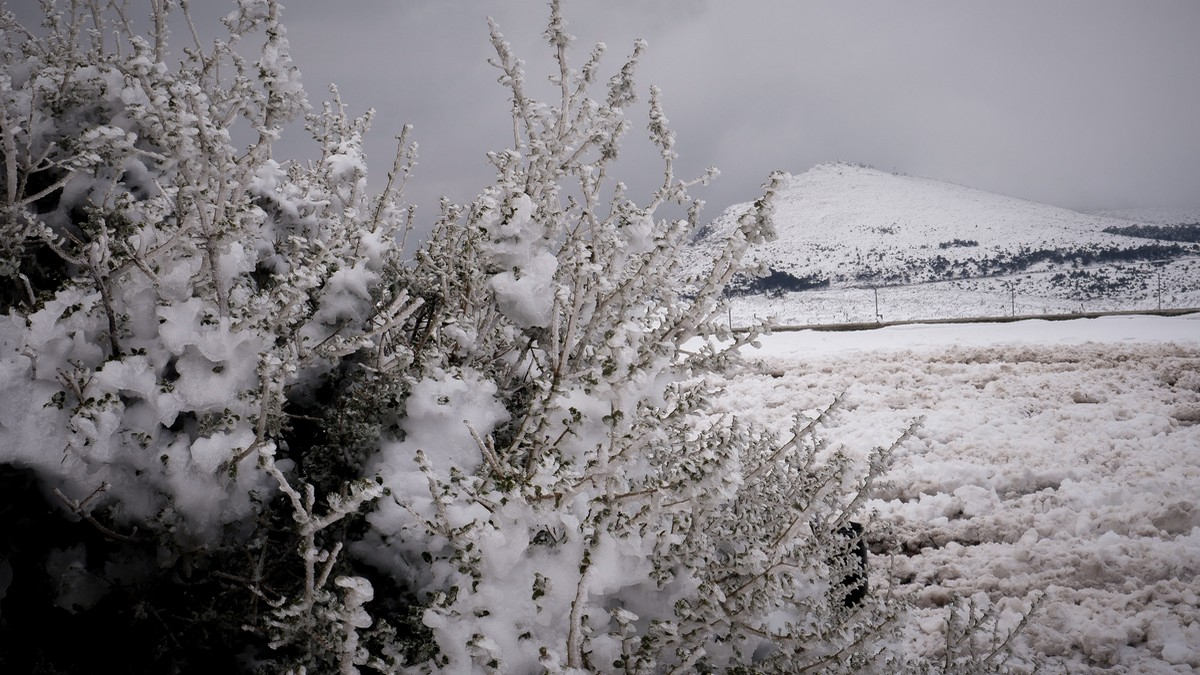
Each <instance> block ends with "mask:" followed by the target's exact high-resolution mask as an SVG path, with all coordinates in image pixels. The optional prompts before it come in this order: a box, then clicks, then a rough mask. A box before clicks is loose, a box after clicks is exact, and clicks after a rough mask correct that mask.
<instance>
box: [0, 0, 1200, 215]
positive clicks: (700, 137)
mask: <svg viewBox="0 0 1200 675" xmlns="http://www.w3.org/2000/svg"><path fill="white" fill-rule="evenodd" d="M26 1H27V2H29V3H32V0H26ZM9 4H10V5H11V4H12V2H11V0H10V3H9ZM193 6H194V8H195V9H196V12H197V14H199V15H200V18H201V21H202V22H207V23H209V24H211V23H213V22H214V21H215V18H214V17H215V16H219V15H220V14H222V13H224V12H226V11H228V9H227V8H229V7H231V6H232V5H231V4H226V3H224V2H220V1H218V0H203V2H197V1H196V0H193ZM200 6H202V7H200ZM284 6H285V12H284V17H285V23H286V24H287V25H288V30H289V35H290V38H291V44H292V52H293V58H294V59H295V61H296V63H297V65H298V66H299V67H300V69H301V72H302V73H303V75H304V81H305V84H306V86H307V88H308V90H309V94H310V98H311V99H312V100H313V101H314V102H316V101H319V100H320V98H321V97H322V96H323V94H324V90H325V88H326V87H327V85H328V84H329V83H330V82H336V83H337V84H338V85H339V87H340V90H341V94H342V97H343V99H344V100H345V101H346V102H347V103H349V104H350V106H351V108H352V109H353V110H357V111H361V110H364V109H366V108H367V107H374V108H375V109H376V111H377V117H376V120H375V124H374V130H373V135H372V137H371V139H370V142H369V145H368V152H369V153H370V158H371V160H372V165H373V167H374V168H375V171H376V172H377V176H376V180H378V181H381V180H382V177H383V175H384V173H385V172H386V170H387V168H389V167H390V164H391V156H392V152H393V147H394V141H393V138H394V136H395V134H396V133H397V131H398V130H399V129H400V127H401V125H402V124H404V123H412V124H413V125H414V127H415V129H414V138H415V140H417V141H418V142H419V143H420V146H421V158H420V164H419V166H418V168H417V172H416V176H415V177H414V179H413V182H412V183H411V189H410V191H409V196H410V199H411V201H414V202H416V203H417V204H418V205H419V206H420V207H421V211H422V212H423V213H424V214H425V216H426V217H427V218H431V217H432V216H433V215H434V213H435V212H436V209H437V206H436V204H437V197H438V196H439V195H441V194H445V195H448V196H450V197H451V198H453V199H455V200H458V201H464V200H467V199H469V198H470V197H471V196H473V195H474V194H476V193H477V192H478V191H479V190H480V189H481V188H482V187H484V186H485V185H486V184H487V183H488V182H489V180H490V177H491V170H490V167H489V166H488V165H487V163H486V161H485V158H484V154H485V153H486V152H487V151H488V150H493V149H500V148H502V147H504V146H505V145H506V144H507V143H508V142H509V139H510V136H511V123H510V120H509V118H508V104H507V100H506V97H505V91H504V89H502V88H501V87H500V85H498V84H497V83H496V76H497V75H498V71H497V70H495V69H494V68H492V67H491V66H489V65H487V63H486V60H487V58H488V57H489V56H491V55H492V51H491V46H490V45H489V43H488V39H487V24H486V17H487V16H488V15H491V16H493V17H495V19H496V20H497V21H498V22H499V24H500V26H501V30H502V31H503V32H504V33H505V35H506V37H507V38H508V39H509V40H510V42H512V44H513V47H514V49H515V51H516V52H517V53H518V55H520V56H521V57H522V58H523V59H525V60H526V62H527V64H528V70H529V73H530V78H531V79H535V78H537V79H541V78H542V76H544V75H545V74H547V73H549V72H550V71H551V68H552V65H553V64H552V62H551V61H550V58H549V57H550V52H549V51H548V48H547V47H546V46H545V44H544V42H543V41H542V38H541V31H542V30H543V28H544V25H545V18H546V3H545V2H540V1H536V0H521V1H519V2H518V1H516V0H345V1H343V2H329V1H328V0H285V2H284ZM209 12H211V13H209ZM565 14H566V18H567V21H568V30H569V31H570V32H571V33H573V34H575V35H576V36H578V38H579V40H578V41H577V43H576V44H577V47H578V57H577V59H576V63H577V64H578V63H581V62H582V60H583V59H584V58H585V57H586V54H587V50H588V49H589V48H590V46H591V44H592V43H594V42H596V41H598V40H600V41H604V42H605V43H607V45H608V47H609V56H608V60H607V65H608V66H609V69H608V71H606V77H607V73H611V72H612V71H613V70H614V69H616V68H617V67H619V66H620V64H621V63H622V61H623V59H624V57H625V56H626V55H627V54H628V53H629V52H630V49H631V46H632V43H633V41H634V39H635V38H639V37H640V38H645V39H646V40H647V41H648V42H649V51H648V53H647V55H646V56H645V58H644V60H643V62H642V68H641V69H640V76H639V84H640V85H641V90H642V92H645V91H646V89H647V88H648V86H649V85H650V84H656V85H658V86H659V87H660V88H661V89H662V90H663V93H664V101H665V108H666V113H667V116H668V118H670V120H671V123H672V126H673V128H674V129H675V131H676V133H677V138H678V149H679V152H680V155H681V157H680V161H679V174H680V175H681V177H683V176H688V175H698V174H699V173H701V172H702V171H703V170H704V168H705V167H708V166H716V167H718V168H719V169H720V170H721V172H722V176H721V178H720V179H718V180H717V181H716V182H714V183H713V184H712V186H711V187H709V188H708V189H705V190H703V191H702V192H701V193H700V194H699V196H700V197H702V198H704V199H705V200H706V201H707V202H708V209H707V211H706V213H707V214H708V215H709V216H710V217H715V216H716V215H717V214H718V213H719V212H720V210H721V209H723V208H725V207H726V206H728V205H730V204H732V203H735V202H739V201H748V200H750V199H753V198H754V197H755V196H756V195H757V190H758V186H759V184H760V183H762V182H763V180H764V179H765V178H766V176H767V175H768V173H769V172H770V171H771V170H773V169H784V170H786V171H790V172H793V173H798V172H802V171H804V170H806V169H807V168H809V167H811V166H812V165H813V164H816V163H819V162H824V161H831V160H842V161H847V162H865V163H868V164H871V165H873V166H875V167H876V168H879V169H883V170H888V171H893V170H895V171H900V172H904V173H908V174H912V175H920V176H928V177H931V178H937V179H941V180H947V181H952V182H955V183H960V184H963V185H969V186H972V187H978V188H982V189H986V190H991V191H994V192H1000V193H1004V194H1009V195H1013V196H1017V197H1022V198H1026V199H1032V200H1037V201H1043V202H1047V203H1051V204H1055V205H1059V206H1064V207H1068V208H1074V209H1081V210H1086V209H1099V208H1120V207H1139V206H1196V205H1200V1H1198V0H1146V1H1143V2H1133V1H1129V0H1004V1H1003V2H1000V1H996V2H988V3H984V2H962V1H961V0H910V1H906V2H896V1H894V0H857V1H856V2H834V1H832V0H830V1H828V2H807V1H800V0H737V1H736V2H735V1H733V0H603V1H601V0H566V2H565ZM180 37H182V36H180ZM644 98H645V97H644V96H643V99H644ZM637 113H638V116H637V117H635V119H634V121H635V123H636V126H635V128H634V130H633V131H632V132H631V134H630V136H629V141H628V142H627V144H626V151H627V152H628V153H629V155H630V157H631V158H632V161H629V162H627V163H626V166H625V167H624V170H623V173H622V176H621V178H622V179H624V180H625V181H626V182H627V183H629V184H630V186H631V187H632V188H634V196H635V197H638V192H637V189H636V188H637V187H638V186H645V189H644V190H642V192H643V193H645V192H648V191H649V190H650V188H651V186H653V185H655V184H656V181H657V174H656V171H657V168H658V167H657V166H656V165H655V163H654V162H653V156H652V155H651V154H648V152H647V150H646V148H645V138H646V133H645V118H644V114H643V113H644V108H639V109H638V110H637ZM282 150H284V152H285V153H286V152H288V151H290V150H291V146H286V147H285V148H283V149H282ZM296 152H300V150H297V151H296Z"/></svg>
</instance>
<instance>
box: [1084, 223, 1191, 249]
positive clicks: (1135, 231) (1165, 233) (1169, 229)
mask: <svg viewBox="0 0 1200 675" xmlns="http://www.w3.org/2000/svg"><path fill="white" fill-rule="evenodd" d="M1104 231H1105V233H1107V234H1119V235H1121V236H1124V237H1138V238H1140V239H1154V240H1157V241H1183V242H1187V243H1189V244H1200V223H1180V224H1179V225H1122V226H1120V227H1106V228H1104Z"/></svg>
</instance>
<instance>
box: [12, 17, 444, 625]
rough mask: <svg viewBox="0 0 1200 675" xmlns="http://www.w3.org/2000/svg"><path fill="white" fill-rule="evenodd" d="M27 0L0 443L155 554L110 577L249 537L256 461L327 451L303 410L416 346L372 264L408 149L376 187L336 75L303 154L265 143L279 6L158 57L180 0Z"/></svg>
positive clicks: (288, 91) (262, 475) (280, 30)
mask: <svg viewBox="0 0 1200 675" xmlns="http://www.w3.org/2000/svg"><path fill="white" fill-rule="evenodd" d="M43 4H44V10H45V16H46V19H45V23H44V25H43V27H42V29H41V31H40V32H39V33H37V34H35V33H33V32H31V31H29V30H27V29H26V28H25V27H23V26H21V25H20V24H19V23H17V21H16V20H15V18H14V17H13V16H12V15H11V14H10V13H7V12H5V13H4V14H3V16H2V17H0V36H2V37H0V50H3V58H2V59H0V153H2V154H0V235H2V238H3V242H4V243H3V245H2V246H0V275H3V276H4V279H3V280H2V282H0V285H2V286H3V287H4V289H5V291H4V294H3V295H2V297H0V301H2V302H3V306H2V307H0V310H3V311H4V314H3V315H0V382H3V384H4V390H3V392H2V393H0V463H4V464H9V465H15V466H19V467H25V468H28V469H32V470H33V471H34V472H36V475H37V476H38V478H39V480H40V481H41V483H42V484H43V485H44V486H45V489H46V490H47V492H49V491H50V490H53V494H55V495H58V496H59V497H58V498H59V499H60V501H61V502H62V504H60V506H62V507H63V508H64V509H67V510H69V511H71V512H72V513H71V515H72V517H74V516H78V517H82V518H85V519H87V520H88V521H89V522H92V523H95V524H96V526H97V527H100V528H103V530H104V532H106V533H107V534H109V535H112V537H119V538H121V540H122V541H124V542H126V543H127V544H129V546H142V549H139V550H140V551H141V553H140V554H142V555H145V554H146V553H145V546H146V545H147V543H148V544H149V546H150V553H149V555H150V556H151V560H155V559H157V563H156V565H157V567H158V569H159V570H160V572H149V571H145V570H143V573H141V574H140V576H139V578H138V579H132V580H131V579H130V578H128V576H129V575H125V574H123V573H121V574H118V573H114V574H116V576H110V577H108V578H105V579H104V581H105V583H107V584H108V585H109V586H110V587H116V586H120V585H123V584H127V583H137V584H140V583H145V582H146V580H145V577H146V576H147V575H150V576H153V575H154V574H167V573H177V570H176V571H174V572H172V570H173V566H175V565H187V567H188V570H189V571H190V570H191V569H192V568H193V567H194V566H195V565H197V564H204V562H203V561H204V559H205V556H206V555H207V554H206V552H208V553H212V552H215V551H223V552H226V553H228V552H229V551H237V550H238V549H239V548H246V549H247V550H249V549H250V548H254V547H259V548H261V547H262V546H263V542H264V541H265V540H266V539H268V538H269V535H268V534H265V532H268V531H269V529H270V528H269V526H268V525H265V524H264V523H266V522H267V521H265V520H264V519H263V518H264V505H265V504H269V503H272V500H274V499H276V495H277V494H278V490H279V483H278V481H277V480H276V479H275V478H274V477H273V476H272V472H275V473H278V474H279V476H284V475H285V474H286V476H287V480H291V481H303V480H305V479H307V478H308V477H309V473H310V471H311V473H318V474H319V473H321V472H322V471H323V468H322V467H319V466H318V467H310V466H309V465H310V464H312V461H311V458H310V457H307V456H306V455H305V454H304V453H303V452H302V451H303V450H305V449H307V447H305V446H304V444H303V443H302V441H304V440H305V439H303V438H302V437H296V436H294V434H293V433H292V431H291V430H292V428H293V426H294V425H293V424H292V423H291V419H293V418H295V417H299V416H300V414H298V413H297V410H299V411H300V413H303V412H306V411H310V410H311V408H312V406H313V405H314V403H313V401H314V397H315V395H316V392H318V391H321V390H324V389H334V390H336V389H338V388H339V385H338V382H340V381H341V380H343V379H345V377H346V373H347V372H352V371H353V370H354V368H353V366H354V364H361V367H363V368H366V367H370V368H372V369H373V372H378V373H383V372H388V371H389V370H391V369H393V367H394V366H397V365H398V364H407V363H408V359H407V358H406V357H405V356H404V354H405V353H406V352H405V350H404V348H403V347H402V346H401V345H399V344H385V342H384V339H383V337H384V335H385V333H387V332H388V331H389V330H391V329H393V328H394V327H395V326H396V325H397V324H399V323H401V322H403V320H404V318H405V317H406V316H407V315H408V314H409V313H411V312H412V311H414V310H415V308H417V307H419V306H420V301H419V300H412V299H410V296H408V295H407V294H406V292H405V291H404V290H403V289H402V288H398V287H396V286H394V285H392V284H390V283H388V280H389V279H390V278H392V277H393V276H394V274H395V272H394V270H395V269H396V268H397V267H398V265H399V260H400V253H399V246H398V243H397V242H398V234H399V230H401V229H403V227H404V224H405V223H406V221H407V217H408V212H407V209H406V207H404V206H403V205H402V204H401V203H400V202H399V201H398V191H399V187H400V184H401V183H402V181H403V177H404V175H405V173H406V172H407V167H408V164H409V161H410V156H409V155H408V154H407V153H406V152H402V153H400V154H398V158H397V163H396V167H395V169H394V178H395V181H394V182H393V181H389V183H388V188H387V189H386V190H385V191H384V192H383V193H382V194H381V195H371V194H369V193H368V192H367V189H366V174H365V168H364V167H365V165H364V161H363V156H362V138H363V133H364V132H365V131H366V128H367V125H368V122H369V116H365V117H362V118H358V119H355V118H352V117H350V116H349V115H348V114H347V112H346V110H345V109H344V107H343V106H342V105H341V103H340V101H337V100H336V96H335V100H334V102H333V103H331V104H327V105H325V106H324V108H323V109H322V110H320V112H318V113H316V114H312V115H309V116H308V118H307V119H308V128H309V129H310V131H311V132H312V135H313V137H314V138H315V140H316V142H317V147H318V149H319V152H320V156H319V160H318V161H316V162H312V163H305V164H299V163H280V162H277V161H276V160H275V159H273V158H272V153H271V147H272V143H273V141H274V140H275V139H276V138H277V137H278V135H279V133H280V130H281V128H282V126H283V125H284V124H286V123H287V122H289V121H291V120H293V119H295V118H297V117H299V116H303V115H305V113H306V112H307V111H308V103H307V101H306V97H305V93H304V91H303V89H302V88H301V86H300V81H299V75H298V73H297V72H296V70H295V68H294V67H293V66H292V65H291V61H290V59H289V57H288V44H287V40H286V33H285V30H284V27H283V26H282V24H280V23H279V6H278V5H277V4H276V3H274V2H268V1H265V0H257V1H256V0H243V1H241V2H238V3H236V5H235V7H234V11H233V12H232V13H230V14H229V15H228V16H227V17H226V18H225V19H224V23H225V25H226V27H227V29H228V33H227V35H226V37H224V38H223V39H222V40H219V41H216V42H214V43H213V44H212V45H209V46H205V45H202V44H200V43H199V42H196V44H194V45H191V46H188V47H185V48H184V49H183V51H182V53H181V54H180V53H176V54H174V55H173V56H175V57H180V56H182V61H181V62H180V63H178V65H176V66H168V65H167V61H168V58H167V56H168V45H167V42H166V32H165V26H166V24H167V12H168V8H169V7H170V6H171V5H172V4H173V3H156V4H155V6H154V9H153V12H154V13H153V16H152V17H151V18H152V23H153V26H154V30H153V31H152V32H151V35H150V36H149V38H144V37H142V36H139V35H137V34H135V33H133V32H132V30H131V29H130V28H129V24H128V23H127V22H126V20H125V19H126V17H125V16H124V15H123V14H122V13H121V12H120V11H118V8H115V7H113V6H110V5H109V4H108V3H68V5H67V6H66V7H58V6H56V5H55V4H54V3H49V2H47V3H43ZM255 39H257V40H258V45H257V46H253V47H252V46H247V44H246V43H247V42H249V41H251V40H255ZM248 54H249V56H248ZM236 138H242V139H245V140H243V141H241V142H239V141H237V140H235V139H236ZM401 146H402V147H403V142H402V143H401ZM276 456H278V458H279V459H278V461H276V460H275V457H276ZM264 468H266V469H267V470H266V471H264V470H263V469H264ZM355 468H357V467H355ZM355 478H357V475H356V473H353V472H348V475H346V476H342V477H340V478H339V479H338V482H337V485H335V486H334V487H333V488H328V483H330V482H331V481H329V480H325V481H324V483H325V484H323V487H325V488H327V489H333V490H336V489H337V488H338V487H340V486H341V485H342V484H343V483H346V482H347V481H351V480H353V479H355ZM280 503H281V504H282V502H280ZM256 519H257V521H256ZM110 538H111V537H110ZM283 539H286V537H285V538H283ZM155 542H157V548H158V552H157V553H154V548H155ZM285 546H286V545H285ZM284 551H285V553H286V554H287V555H289V556H290V552H288V551H287V550H286V548H284ZM302 554H303V555H309V554H310V552H309V551H302ZM120 555H122V556H128V555H133V553H132V552H131V551H129V550H122V551H121V552H120ZM104 556H105V553H104V552H101V551H92V552H90V553H89V555H88V557H89V558H90V559H92V560H99V562H95V563H94V564H95V565H97V566H98V567H99V568H101V569H104V568H105V565H107V564H108V562H111V561H107V562H105V561H104V560H103V558H104ZM235 557H236V558H239V560H238V563H239V565H244V566H245V567H247V568H252V567H253V566H252V565H249V564H245V563H244V561H243V560H240V558H242V557H244V554H241V555H237V556H235ZM276 564H278V563H277V562H274V561H273V562H272V565H276ZM150 567H151V568H154V567H155V565H151V566H150ZM224 571H225V572H233V571H241V570H240V569H239V570H232V569H226V570H224ZM117 577H121V579H123V580H118V579H117ZM29 581H30V580H29V579H22V580H21V582H23V583H28V582H29ZM241 590H242V592H246V588H245V587H244V586H243V587H242V588H241ZM276 592H277V593H283V594H286V592H287V589H278V590H277V591H276ZM272 599H273V600H279V599H280V598H272ZM222 620H224V621H227V622H235V623H234V625H237V623H238V622H246V621H250V620H251V619H250V618H249V617H243V618H237V617H234V618H230V617H224V618H223V619H222Z"/></svg>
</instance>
